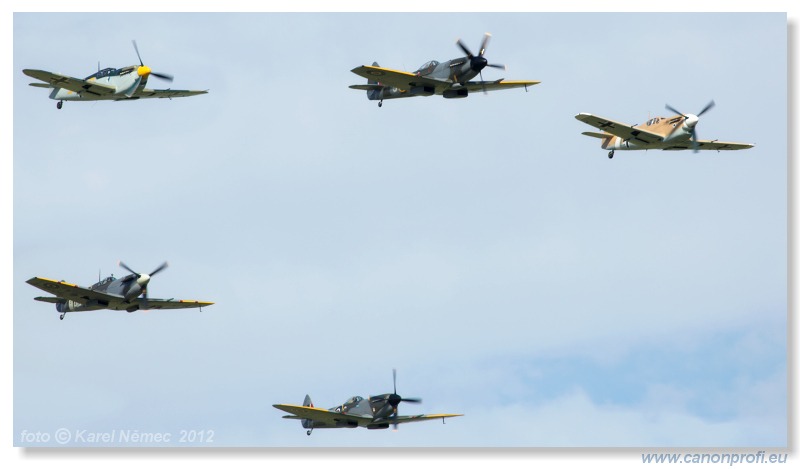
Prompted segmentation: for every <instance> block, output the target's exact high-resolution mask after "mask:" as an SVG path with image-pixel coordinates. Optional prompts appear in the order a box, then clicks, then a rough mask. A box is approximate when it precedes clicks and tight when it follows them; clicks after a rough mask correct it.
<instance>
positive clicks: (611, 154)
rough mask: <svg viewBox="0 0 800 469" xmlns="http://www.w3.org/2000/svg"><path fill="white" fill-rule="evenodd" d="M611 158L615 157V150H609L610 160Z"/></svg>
mask: <svg viewBox="0 0 800 469" xmlns="http://www.w3.org/2000/svg"><path fill="white" fill-rule="evenodd" d="M611 158H614V150H611V151H610V152H608V159H609V160H610V159H611Z"/></svg>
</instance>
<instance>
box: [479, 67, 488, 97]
mask: <svg viewBox="0 0 800 469" xmlns="http://www.w3.org/2000/svg"><path fill="white" fill-rule="evenodd" d="M478 75H480V77H481V88H483V94H489V93H488V92H487V91H486V83H484V82H483V71H480V72H478Z"/></svg>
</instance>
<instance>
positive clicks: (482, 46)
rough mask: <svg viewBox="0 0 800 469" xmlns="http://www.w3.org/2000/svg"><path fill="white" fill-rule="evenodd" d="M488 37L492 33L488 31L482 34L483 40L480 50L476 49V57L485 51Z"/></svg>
mask: <svg viewBox="0 0 800 469" xmlns="http://www.w3.org/2000/svg"><path fill="white" fill-rule="evenodd" d="M490 37H492V35H491V34H489V33H486V34H484V35H483V41H482V42H481V50H480V51H478V57H483V54H484V52H486V44H488V43H489V38H490Z"/></svg>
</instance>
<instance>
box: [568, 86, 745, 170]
mask: <svg viewBox="0 0 800 469" xmlns="http://www.w3.org/2000/svg"><path fill="white" fill-rule="evenodd" d="M712 107H714V101H713V100H712V101H711V102H710V103H708V104H707V105H706V107H704V108H703V110H702V111H700V112H698V113H697V114H684V113H682V112H680V111H678V110H676V109H675V108H673V107H672V106H670V105H669V104H667V105H666V108H667V109H668V110H670V111H672V112H674V113H676V114H677V116H672V117H654V118H651V119H648V120H647V122H645V123H644V124H642V125H628V124H623V123H621V122H616V121H612V120H611V119H606V118H604V117H598V116H593V115H591V114H586V113H580V114H578V115H577V116H575V118H576V119H578V120H579V121H581V122H585V123H587V124H589V125H591V126H592V127H597V128H598V129H600V130H602V131H603V132H602V133H597V132H583V135H588V136H589V137H595V138H599V139H601V140H602V141H601V142H600V147H601V148H603V149H604V150H610V151H609V152H608V157H609V158H613V157H614V150H687V149H689V148H691V149H692V150H694V152H695V153H697V151H698V150H717V151H720V150H744V149H746V148H752V147H753V144H750V143H734V142H720V141H719V140H698V139H697V129H696V127H697V123H698V122H700V116H702V115H703V114H704V113H705V112H706V111H708V110H709V109H711V108H712Z"/></svg>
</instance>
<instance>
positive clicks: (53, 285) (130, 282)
mask: <svg viewBox="0 0 800 469" xmlns="http://www.w3.org/2000/svg"><path fill="white" fill-rule="evenodd" d="M119 266H120V267H122V268H123V269H125V270H127V271H128V272H130V275H126V276H125V277H122V278H114V276H113V275H111V276H109V277H106V278H105V279H102V280H99V281H98V282H97V283H95V284H94V285H92V286H91V287H89V288H85V287H81V286H78V285H75V284H72V283H67V282H64V281H63V280H61V281H59V280H51V279H49V278H42V277H33V278H32V279H30V280H28V283H29V284H31V285H33V286H34V287H36V288H39V289H41V290H44V291H46V292H47V293H50V294H52V295H56V296H55V297H52V296H37V297H36V298H34V300H37V301H44V302H45V303H55V305H56V310H57V311H58V312H59V313H61V316H60V319H62V320H63V319H64V316H65V315H66V314H67V313H72V312H78V311H95V310H98V309H110V310H115V311H122V310H125V311H127V312H129V313H132V312H134V311H136V310H139V309H141V310H149V309H183V308H201V310H202V308H203V306H210V305H213V304H214V303H210V302H207V301H197V300H176V299H174V298H170V299H168V300H162V299H154V298H148V296H147V285H148V284H149V283H150V279H151V277H153V276H154V275H155V274H157V273H159V272H161V271H162V270H164V269H166V268H167V266H168V264H167V263H166V262H164V263H163V264H161V265H160V266H158V267H157V268H156V269H155V270H153V271H152V272H150V273H149V274H140V273H137V272H134V271H133V270H132V269H131V268H130V267H128V266H127V265H125V263H123V262H122V261H120V262H119Z"/></svg>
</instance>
